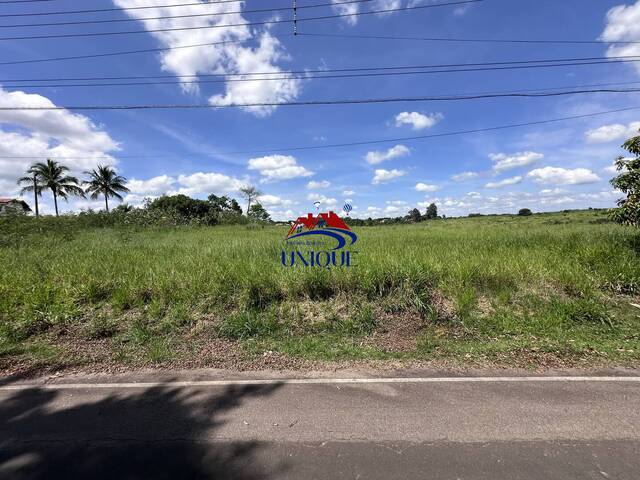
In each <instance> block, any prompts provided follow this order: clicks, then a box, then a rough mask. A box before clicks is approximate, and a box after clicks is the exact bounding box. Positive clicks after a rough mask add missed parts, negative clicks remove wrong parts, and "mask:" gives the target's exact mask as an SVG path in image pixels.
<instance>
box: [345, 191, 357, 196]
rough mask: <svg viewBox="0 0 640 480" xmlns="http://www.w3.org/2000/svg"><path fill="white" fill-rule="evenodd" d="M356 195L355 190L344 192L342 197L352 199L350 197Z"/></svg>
mask: <svg viewBox="0 0 640 480" xmlns="http://www.w3.org/2000/svg"><path fill="white" fill-rule="evenodd" d="M355 194H356V192H354V191H353V190H345V191H343V192H342V195H345V196H347V197H350V196H352V195H355Z"/></svg>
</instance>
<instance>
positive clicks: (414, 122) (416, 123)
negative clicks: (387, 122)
mask: <svg viewBox="0 0 640 480" xmlns="http://www.w3.org/2000/svg"><path fill="white" fill-rule="evenodd" d="M443 118H444V116H443V115H442V114H441V113H430V114H428V115H425V114H423V113H419V112H402V113H399V114H398V115H396V127H401V126H403V125H411V128H412V129H413V130H423V129H425V128H430V127H433V126H434V125H435V124H436V123H438V122H439V121H440V120H442V119H443Z"/></svg>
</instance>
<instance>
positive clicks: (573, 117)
mask: <svg viewBox="0 0 640 480" xmlns="http://www.w3.org/2000/svg"><path fill="white" fill-rule="evenodd" d="M635 110H640V105H638V106H633V107H625V108H618V109H615V110H606V111H601V112H593V113H583V114H580V115H571V116H566V117H556V118H550V119H544V120H534V121H530V122H520V123H510V124H503V125H495V126H492V127H479V128H471V129H465V130H453V131H449V132H441V133H430V134H426V135H414V136H411V137H395V138H384V139H373V140H360V141H352V142H341V143H330V144H322V145H303V146H282V147H274V148H267V149H261V150H236V151H222V152H211V153H210V154H209V155H244V154H255V153H273V152H294V151H301V150H320V149H327V148H344V147H358V146H363V145H377V144H382V143H396V142H411V141H415V140H427V139H432V138H443V137H453V136H458V135H472V134H476V133H486V132H494V131H499V130H508V129H512V128H521V127H530V126H536V125H547V124H552V123H558V122H564V121H569V120H579V119H583V118H592V117H598V116H602V115H609V114H612V113H622V112H630V111H635ZM174 156H175V155H113V156H110V157H92V158H94V159H96V160H98V159H101V158H102V159H106V158H114V157H116V158H120V159H127V158H131V159H134V158H161V157H174ZM203 156H204V155H203ZM0 158H2V159H10V158H24V159H39V158H51V159H60V160H63V159H80V158H86V157H69V156H55V155H53V156H51V155H47V154H44V155H41V156H16V155H14V156H0Z"/></svg>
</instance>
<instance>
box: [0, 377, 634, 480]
mask: <svg viewBox="0 0 640 480" xmlns="http://www.w3.org/2000/svg"><path fill="white" fill-rule="evenodd" d="M108 380H109V379H107V380H105V379H95V378H82V377H76V378H73V379H71V380H70V379H57V380H55V381H53V382H50V383H48V384H46V385H45V384H42V383H41V382H34V381H17V380H14V379H5V380H3V381H0V478H11V479H23V478H25V479H26V478H29V479H30V478H47V479H51V478H92V479H94V478H109V479H116V478H117V479H120V478H123V479H136V478H154V479H164V478H167V479H176V478H180V479H182V478H234V479H263V478H265V479H271V478H273V479H280V478H303V479H315V478H318V479H331V478H336V479H349V478H354V479H356V478H362V479H393V478H408V479H432V478H433V479H491V480H496V479H510V480H511V479H555V478H557V479H630V480H637V479H639V478H640V377H633V379H632V378H627V380H626V381H616V380H615V379H602V378H601V379H592V380H584V381H570V380H566V379H552V380H549V379H548V378H547V379H529V380H526V381H523V380H522V379H517V378H516V379H508V378H503V379H495V380H488V381H478V380H477V379H473V378H472V379H469V380H465V379H462V380H461V379H451V380H444V381H443V380H434V379H432V378H431V379H429V378H426V379H422V381H414V380H411V379H397V380H394V381H389V380H388V379H386V380H384V379H383V380H382V381H377V380H375V379H374V380H370V379H369V380H365V381H367V382H370V383H357V382H352V381H350V380H349V381H340V382H337V383H335V382H333V381H332V380H329V379H320V380H319V381H320V382H321V383H305V381H302V382H300V383H287V382H282V381H281V380H280V379H278V378H273V377H269V378H268V380H267V381H266V382H261V383H257V384H253V383H251V382H247V381H246V377H245V378H244V379H243V380H242V381H241V382H239V383H225V382H224V381H221V379H220V378H217V379H216V381H214V382H204V383H203V382H195V383H189V381H186V382H185V380H184V379H183V378H179V379H173V381H172V382H165V381H164V379H163V381H158V380H157V378H156V379H152V382H150V383H140V382H148V381H149V379H148V378H144V377H139V376H138V377H130V378H127V379H126V380H123V379H119V380H118V382H117V384H114V383H111V382H109V381H108ZM111 380H112V381H113V379H111ZM176 380H178V381H180V382H183V383H175V382H176ZM200 380H202V379H200ZM312 382H318V379H315V380H312ZM107 383H109V384H107Z"/></svg>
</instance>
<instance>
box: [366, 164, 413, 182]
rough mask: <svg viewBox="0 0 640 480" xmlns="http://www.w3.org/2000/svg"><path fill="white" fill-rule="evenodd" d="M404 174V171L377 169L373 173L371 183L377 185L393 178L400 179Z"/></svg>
mask: <svg viewBox="0 0 640 480" xmlns="http://www.w3.org/2000/svg"><path fill="white" fill-rule="evenodd" d="M406 174H407V172H405V171H404V170H397V169H395V168H394V169H393V170H384V169H378V170H376V171H375V175H374V176H373V180H372V183H373V184H374V185H377V184H379V183H386V182H389V181H391V180H393V179H394V178H398V177H402V176H403V175H406Z"/></svg>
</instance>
